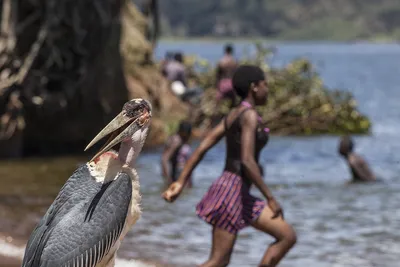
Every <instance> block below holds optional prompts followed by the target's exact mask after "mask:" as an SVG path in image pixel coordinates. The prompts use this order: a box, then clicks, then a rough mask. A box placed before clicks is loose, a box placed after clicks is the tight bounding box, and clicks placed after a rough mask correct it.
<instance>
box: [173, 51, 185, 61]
mask: <svg viewBox="0 0 400 267" xmlns="http://www.w3.org/2000/svg"><path fill="white" fill-rule="evenodd" d="M174 59H175V60H176V61H178V62H181V63H182V62H183V55H182V53H179V52H178V53H175V55H174Z"/></svg>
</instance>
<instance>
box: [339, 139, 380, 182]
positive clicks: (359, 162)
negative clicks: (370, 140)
mask: <svg viewBox="0 0 400 267" xmlns="http://www.w3.org/2000/svg"><path fill="white" fill-rule="evenodd" d="M353 149H354V143H353V140H352V139H351V137H350V136H348V135H346V136H343V137H342V138H341V139H340V142H339V149H338V150H339V151H338V152H339V154H340V155H341V156H343V158H344V159H345V160H346V163H347V165H348V166H349V168H350V172H351V174H352V182H354V183H355V182H375V181H377V179H376V176H375V174H374V173H373V172H372V171H371V169H370V168H369V166H368V163H367V162H366V161H365V160H364V159H363V158H362V157H361V156H360V155H358V154H356V153H354V152H353Z"/></svg>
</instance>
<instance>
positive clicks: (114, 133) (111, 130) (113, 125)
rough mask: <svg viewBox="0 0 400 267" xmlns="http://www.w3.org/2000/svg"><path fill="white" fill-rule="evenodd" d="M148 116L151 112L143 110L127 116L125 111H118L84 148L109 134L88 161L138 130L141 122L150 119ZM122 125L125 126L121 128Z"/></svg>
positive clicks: (141, 124)
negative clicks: (133, 115)
mask: <svg viewBox="0 0 400 267" xmlns="http://www.w3.org/2000/svg"><path fill="white" fill-rule="evenodd" d="M150 117H151V112H147V111H144V112H143V113H140V114H138V115H137V116H135V117H130V116H128V115H127V114H126V112H125V111H122V112H121V113H119V114H118V115H117V116H116V117H115V118H114V119H113V120H112V121H111V122H110V123H109V124H108V125H107V126H106V127H104V129H103V130H101V131H100V132H99V133H98V134H97V135H96V137H95V138H93V140H92V141H91V142H90V143H89V144H88V145H87V147H86V148H85V151H86V150H87V149H89V148H90V147H92V146H93V145H94V144H95V143H97V142H98V141H99V140H101V139H102V138H104V137H105V136H107V135H109V134H111V136H110V138H109V140H108V141H107V142H106V144H105V145H104V146H103V147H102V148H101V149H100V151H99V152H97V153H96V155H95V156H94V157H93V158H92V159H91V160H90V161H93V160H94V159H96V158H97V157H99V156H100V155H101V154H103V153H104V152H106V151H108V150H110V149H111V148H112V147H113V146H115V145H117V144H119V143H121V142H122V141H124V140H126V139H127V138H128V137H130V135H132V134H133V133H135V132H136V131H138V130H140V129H141V128H142V126H143V124H144V123H145V122H146V121H147V120H148V119H150ZM129 123H130V124H129ZM128 124H129V125H128ZM124 126H127V127H126V128H123V127H124Z"/></svg>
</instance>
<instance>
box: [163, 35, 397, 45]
mask: <svg viewBox="0 0 400 267" xmlns="http://www.w3.org/2000/svg"><path fill="white" fill-rule="evenodd" d="M158 41H159V42H165V43H175V42H190V43H193V42H196V43H202V42H215V43H227V42H232V43H233V42H234V43H246V42H251V43H254V42H266V43H271V44H274V43H276V44H277V43H349V44H353V43H371V44H400V40H395V39H390V38H379V37H376V38H371V39H354V40H346V39H343V40H311V39H310V40H306V39H298V40H294V39H282V38H265V37H212V36H205V37H182V36H176V37H174V36H168V37H161V38H160V39H159V40H158Z"/></svg>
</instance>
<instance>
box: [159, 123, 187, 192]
mask: <svg viewBox="0 0 400 267" xmlns="http://www.w3.org/2000/svg"><path fill="white" fill-rule="evenodd" d="M191 135H192V124H191V123H189V122H187V121H182V122H181V123H180V124H179V129H178V132H177V133H176V134H174V135H173V136H171V137H170V138H169V140H168V141H167V144H166V146H165V148H164V152H163V154H162V157H161V168H162V173H163V176H164V178H165V180H166V183H167V184H168V185H170V184H171V183H172V182H175V181H176V180H177V179H178V177H179V175H180V174H181V172H182V170H183V167H184V166H185V163H186V162H187V160H188V159H189V156H190V154H191V152H192V149H191V147H190V145H189V144H188V142H189V139H190V136H191ZM168 165H170V167H171V168H170V171H168V169H169V168H168ZM187 186H188V187H192V186H193V183H192V178H191V176H190V177H188V179H187Z"/></svg>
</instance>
